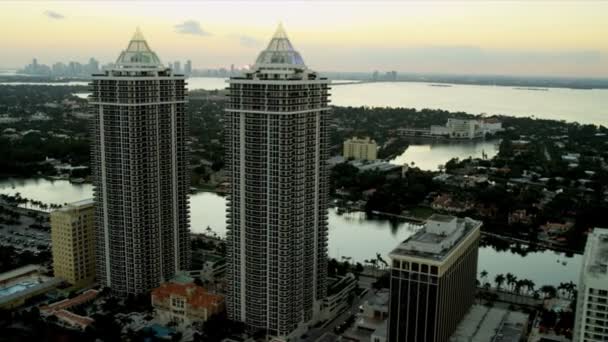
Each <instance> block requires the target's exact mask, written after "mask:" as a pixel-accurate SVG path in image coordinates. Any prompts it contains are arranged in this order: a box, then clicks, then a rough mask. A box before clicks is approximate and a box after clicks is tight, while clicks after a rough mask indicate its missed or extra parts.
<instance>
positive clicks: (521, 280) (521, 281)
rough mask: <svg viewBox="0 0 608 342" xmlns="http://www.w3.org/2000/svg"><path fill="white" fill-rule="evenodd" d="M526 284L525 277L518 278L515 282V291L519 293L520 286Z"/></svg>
mask: <svg viewBox="0 0 608 342" xmlns="http://www.w3.org/2000/svg"><path fill="white" fill-rule="evenodd" d="M525 285H526V279H520V280H517V281H516V282H515V293H516V294H518V295H519V294H521V288H522V287H524V286H525Z"/></svg>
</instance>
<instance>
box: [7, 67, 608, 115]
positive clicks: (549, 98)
mask: <svg viewBox="0 0 608 342" xmlns="http://www.w3.org/2000/svg"><path fill="white" fill-rule="evenodd" d="M225 81H226V79H225V78H219V77H191V78H188V79H187V83H188V89H190V90H196V89H205V90H214V89H224V88H226V82H225ZM348 82H349V81H336V82H334V86H333V87H332V96H331V98H332V104H333V105H335V106H357V107H358V106H369V107H406V108H416V109H423V108H430V109H441V110H446V111H450V112H466V113H470V114H481V113H486V114H487V115H493V114H502V115H510V116H515V117H522V116H524V117H535V118H541V119H552V120H565V121H578V122H580V123H587V124H597V125H605V126H608V89H568V88H548V90H547V91H535V90H530V89H522V88H515V87H505V86H481V85H463V84H453V85H449V86H445V87H433V86H431V84H430V83H422V82H373V83H349V84H341V85H339V83H348ZM72 83H75V84H85V85H86V82H72ZM13 84H15V83H13ZM30 84H31V83H30ZM78 96H80V97H84V96H86V94H84V93H79V95H78Z"/></svg>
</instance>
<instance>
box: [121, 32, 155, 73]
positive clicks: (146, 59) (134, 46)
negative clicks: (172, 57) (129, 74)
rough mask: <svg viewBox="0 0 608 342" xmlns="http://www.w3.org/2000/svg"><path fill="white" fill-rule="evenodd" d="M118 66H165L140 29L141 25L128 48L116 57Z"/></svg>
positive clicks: (139, 67)
mask: <svg viewBox="0 0 608 342" xmlns="http://www.w3.org/2000/svg"><path fill="white" fill-rule="evenodd" d="M116 67H117V68H119V69H122V68H138V69H156V68H161V67H163V65H162V63H161V62H160V59H159V58H158V56H157V55H156V53H155V52H154V51H152V49H151V48H150V46H149V45H148V42H147V41H146V39H145V38H144V35H143V34H142V33H141V31H140V30H139V27H138V28H137V30H136V31H135V33H134V34H133V37H132V38H131V41H130V42H129V45H128V46H127V49H126V50H123V51H122V52H121V53H120V56H118V59H116Z"/></svg>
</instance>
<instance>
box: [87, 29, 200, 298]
mask: <svg viewBox="0 0 608 342" xmlns="http://www.w3.org/2000/svg"><path fill="white" fill-rule="evenodd" d="M92 79H93V80H92V83H91V91H92V94H91V96H90V107H91V110H92V114H93V132H92V139H93V142H92V166H93V179H94V186H95V210H96V211H95V213H96V218H95V220H96V221H95V223H96V232H97V241H98V244H97V275H98V278H99V281H100V282H101V284H102V285H104V286H108V287H110V288H111V289H112V290H113V291H114V292H115V293H118V294H123V295H126V294H139V293H144V292H147V291H149V290H150V289H152V288H155V287H157V286H158V285H159V284H160V283H161V282H162V281H165V280H168V279H171V278H172V277H173V276H174V275H175V273H176V272H177V271H179V270H182V269H187V268H188V263H189V248H190V241H189V233H188V226H189V208H188V197H187V191H188V185H189V176H188V168H187V164H188V155H187V151H186V137H187V136H188V120H187V118H186V112H185V106H186V89H185V82H184V76H183V75H176V74H174V73H173V72H172V71H171V69H168V68H166V67H164V66H163V65H162V63H161V62H160V60H159V58H158V57H157V55H156V54H155V53H154V52H153V51H152V50H151V49H150V47H149V46H148V43H147V42H146V40H145V39H144V37H143V36H142V34H141V33H140V32H139V30H138V31H137V32H136V33H135V35H134V36H133V38H132V39H131V41H130V42H129V46H128V47H127V49H126V50H124V51H123V52H122V53H121V54H120V56H119V57H118V60H117V61H116V63H115V64H114V66H113V67H111V68H109V69H106V70H104V72H103V73H101V74H96V75H93V78H92Z"/></svg>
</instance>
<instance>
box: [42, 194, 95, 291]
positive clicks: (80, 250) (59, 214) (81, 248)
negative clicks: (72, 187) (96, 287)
mask: <svg viewBox="0 0 608 342" xmlns="http://www.w3.org/2000/svg"><path fill="white" fill-rule="evenodd" d="M94 216H95V207H94V202H93V199H87V200H82V201H79V202H74V203H70V204H68V205H66V206H64V207H62V208H60V209H57V210H55V211H53V212H51V242H52V244H51V246H52V250H53V271H54V273H55V277H58V278H61V279H63V280H65V281H67V282H68V283H70V284H72V285H76V286H83V287H84V286H88V285H91V284H92V283H93V282H94V281H95V219H94Z"/></svg>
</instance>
